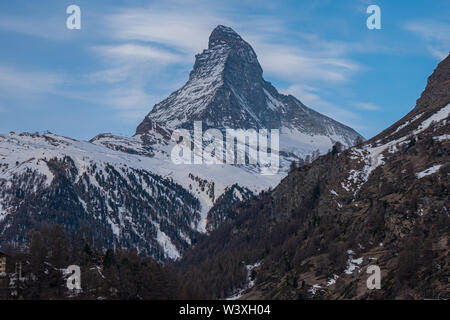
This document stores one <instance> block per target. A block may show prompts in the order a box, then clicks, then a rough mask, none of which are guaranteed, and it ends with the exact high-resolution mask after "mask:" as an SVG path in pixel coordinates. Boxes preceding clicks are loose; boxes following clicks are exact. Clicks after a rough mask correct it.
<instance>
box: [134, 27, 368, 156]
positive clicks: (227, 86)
mask: <svg viewBox="0 0 450 320" xmlns="http://www.w3.org/2000/svg"><path fill="white" fill-rule="evenodd" d="M194 121H202V122H203V125H204V127H205V128H217V129H220V130H223V129H226V128H232V129H244V130H245V129H261V128H263V129H264V128H265V129H280V130H281V140H280V146H281V151H284V152H286V154H290V155H291V156H296V157H299V158H304V157H305V156H306V155H308V154H311V153H312V152H313V151H316V150H317V149H319V150H320V151H321V152H322V153H324V152H327V151H328V149H330V148H331V146H332V145H333V144H334V143H335V142H337V141H339V142H341V143H342V144H343V145H345V146H351V145H353V144H354V141H355V140H356V138H358V137H360V136H359V134H358V133H356V132H355V131H354V130H353V129H351V128H349V127H347V126H345V125H342V124H340V123H338V122H337V121H334V120H333V119H330V118H328V117H326V116H324V115H321V114H320V113H317V112H315V111H313V110H312V109H310V108H308V107H306V106H305V105H304V104H303V103H301V102H300V101H299V100H297V99H296V98H295V97H293V96H286V95H282V94H280V93H278V91H277V90H276V89H275V88H274V87H273V86H272V85H271V84H270V83H269V82H267V81H265V80H264V78H263V70H262V68H261V66H260V64H259V62H258V59H257V56H256V53H255V52H254V51H253V49H252V47H251V46H250V45H249V44H248V43H247V42H246V41H244V40H243V39H242V38H241V37H240V36H239V35H238V34H237V33H236V32H235V31H234V30H232V29H231V28H228V27H225V26H218V27H217V28H215V29H214V31H213V32H212V34H211V36H210V38H209V45H208V49H206V50H204V51H203V52H202V53H201V54H199V55H197V56H196V61H195V65H194V68H193V70H192V72H191V74H190V77H189V80H188V82H187V83H186V84H185V85H184V86H183V87H182V88H181V89H179V90H177V91H175V92H174V93H172V94H171V95H170V96H169V97H168V98H167V99H165V100H164V101H162V102H160V103H158V104H157V105H155V106H154V108H153V109H152V111H151V112H150V113H149V114H148V116H147V117H146V118H145V120H144V121H143V122H142V123H141V124H140V125H139V126H138V128H137V131H136V133H137V134H139V135H145V134H148V133H151V131H152V130H151V128H150V126H149V124H150V123H159V124H164V126H165V127H167V128H169V129H172V130H173V129H175V128H186V129H192V126H193V123H194Z"/></svg>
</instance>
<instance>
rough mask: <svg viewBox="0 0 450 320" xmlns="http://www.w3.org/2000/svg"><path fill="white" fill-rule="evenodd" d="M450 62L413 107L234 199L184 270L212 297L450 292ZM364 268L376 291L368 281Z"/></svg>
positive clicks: (416, 295)
mask: <svg viewBox="0 0 450 320" xmlns="http://www.w3.org/2000/svg"><path fill="white" fill-rule="evenodd" d="M449 64H450V57H447V58H446V59H445V60H444V61H442V62H441V63H440V64H439V66H438V67H437V69H436V70H435V71H434V73H433V74H432V75H431V76H430V78H429V80H428V84H427V87H426V89H425V91H424V92H423V94H422V96H421V98H420V99H419V100H418V101H417V106H416V108H414V109H413V110H412V111H411V112H410V113H409V114H408V115H407V116H405V117H404V118H402V119H401V120H400V121H398V122H397V123H395V124H394V125H393V126H391V127H390V128H388V129H386V130H385V131H383V132H382V133H381V134H380V135H378V136H376V137H374V138H373V139H371V140H369V141H367V142H364V143H362V144H360V145H358V146H355V147H353V148H350V149H348V150H345V151H343V152H339V150H333V152H330V153H329V154H327V155H324V156H321V157H319V158H318V159H317V160H315V161H314V162H313V163H312V164H309V165H305V166H302V167H300V168H299V169H296V170H294V171H293V172H291V173H290V174H289V175H288V176H287V177H286V178H284V179H283V181H282V182H281V183H280V184H279V185H278V186H277V187H276V188H275V189H274V190H273V191H270V192H263V193H262V194H260V195H259V196H258V197H257V199H255V200H250V201H247V202H245V203H241V204H239V205H238V206H236V207H234V209H233V210H231V211H230V213H229V217H231V218H229V219H228V220H227V221H226V222H225V223H223V224H222V225H221V226H220V228H218V229H217V230H215V231H214V232H212V233H211V235H210V237H209V238H208V239H206V240H205V241H201V242H200V243H198V244H196V245H195V246H194V247H191V248H190V249H189V250H188V251H187V252H186V253H185V255H184V257H183V259H182V260H181V261H180V262H179V263H178V265H177V267H178V268H179V269H180V270H182V271H183V272H184V273H185V274H186V278H199V279H201V280H202V281H203V282H204V285H205V288H208V291H209V294H210V296H211V297H216V298H225V297H229V296H231V295H233V294H235V293H236V292H240V291H241V290H240V289H241V288H247V289H246V290H244V292H242V294H243V296H242V298H243V299H246V298H247V299H254V298H258V299H261V298H262V299H310V298H325V299H331V298H337V299H357V298H385V299H391V298H417V299H423V298H432V299H439V298H448V293H449V283H448V276H449V272H450V266H449V262H450V261H449V260H450V259H449V234H450V230H449V226H450V212H449V185H450V183H449V182H450V181H449V178H450V156H449V155H450V143H449V138H450V126H449V122H448V121H449V112H450V92H449V85H448V84H449V81H450V70H449ZM256 263H259V266H258V267H255V268H254V269H253V270H252V273H253V277H256V281H255V283H254V286H253V287H252V288H248V287H249V286H248V283H249V281H250V279H249V275H248V272H247V270H248V268H247V266H249V265H255V264H256ZM369 265H377V266H379V267H380V269H381V276H382V277H381V278H382V282H381V289H380V290H369V289H368V288H367V286H366V281H367V278H368V276H369V275H368V274H366V271H367V267H368V266H369Z"/></svg>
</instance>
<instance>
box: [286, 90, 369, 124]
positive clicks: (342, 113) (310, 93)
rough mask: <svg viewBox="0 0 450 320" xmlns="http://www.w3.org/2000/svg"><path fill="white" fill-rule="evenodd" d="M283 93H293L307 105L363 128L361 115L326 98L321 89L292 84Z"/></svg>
mask: <svg viewBox="0 0 450 320" xmlns="http://www.w3.org/2000/svg"><path fill="white" fill-rule="evenodd" d="M281 91H282V93H285V94H291V95H293V96H295V97H297V98H299V99H300V100H301V101H302V103H304V104H305V105H306V106H308V107H310V108H313V109H314V110H316V111H318V112H320V113H323V114H324V115H326V116H329V117H331V118H333V119H335V120H337V121H339V122H342V123H344V124H346V125H348V126H351V127H352V128H355V129H358V130H359V129H362V128H363V127H362V126H361V125H360V124H359V121H358V120H359V119H360V117H359V115H358V114H357V113H354V112H352V111H349V110H347V109H346V108H345V107H344V106H337V105H335V104H334V103H332V102H330V101H328V100H325V99H324V98H322V97H321V95H320V90H319V89H317V88H314V87H311V86H307V85H298V84H297V85H292V86H290V87H288V88H286V89H284V90H281Z"/></svg>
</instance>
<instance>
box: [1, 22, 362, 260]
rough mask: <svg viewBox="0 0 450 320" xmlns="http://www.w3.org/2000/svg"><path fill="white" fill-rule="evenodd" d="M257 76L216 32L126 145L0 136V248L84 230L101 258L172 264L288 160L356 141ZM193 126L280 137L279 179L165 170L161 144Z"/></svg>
mask: <svg viewBox="0 0 450 320" xmlns="http://www.w3.org/2000/svg"><path fill="white" fill-rule="evenodd" d="M262 73H263V71H262V68H261V66H260V65H259V63H258V60H257V56H256V54H255V52H254V51H253V49H252V48H251V46H250V45H249V44H248V43H247V42H245V41H244V40H243V39H242V38H241V37H240V36H239V35H238V34H236V33H235V32H234V31H233V30H232V29H230V28H227V27H224V26H219V27H217V28H216V29H215V30H214V31H213V32H212V34H211V37H210V40H209V46H208V49H206V50H204V51H203V52H202V53H201V54H199V55H197V57H196V62H195V65H194V68H193V70H192V72H191V74H190V77H189V81H188V82H187V83H186V85H184V86H183V87H182V88H181V89H180V90H177V91H176V92H174V93H173V94H171V95H170V96H169V97H168V98H167V99H166V100H164V101H162V102H161V103H159V104H157V105H156V106H155V107H154V108H153V109H152V111H151V112H150V113H149V115H148V116H147V117H146V118H145V119H144V121H143V122H142V123H141V124H140V125H139V126H138V128H137V130H136V135H135V136H133V137H118V136H115V135H112V134H100V135H98V136H96V137H95V138H93V139H92V140H91V141H89V142H85V141H77V140H74V139H70V138H66V137H61V136H57V135H54V134H51V133H48V134H42V135H39V134H15V133H10V134H4V135H0V235H1V243H0V246H3V245H5V244H7V243H13V244H21V243H23V242H24V239H25V237H26V235H27V232H28V231H29V230H30V229H32V228H38V227H39V225H40V224H41V223H42V222H50V223H59V224H62V225H64V226H65V227H66V228H67V229H68V230H69V231H70V232H72V233H75V232H76V230H77V229H78V228H80V227H82V226H88V227H90V228H93V229H95V236H96V237H97V239H96V240H98V241H101V242H102V243H103V244H104V246H105V247H110V248H115V247H120V246H123V247H127V248H136V249H137V250H138V251H139V252H141V253H145V254H149V255H151V256H153V257H155V258H157V259H158V260H159V261H167V260H170V259H177V258H178V257H180V255H181V253H182V252H183V251H184V250H185V249H186V248H188V247H189V246H190V245H192V244H193V243H195V242H196V241H197V239H198V237H199V234H200V233H207V232H210V231H212V230H214V229H215V228H216V227H217V226H219V225H220V224H221V223H222V222H223V221H224V220H226V218H227V213H228V212H229V209H230V208H231V207H232V206H233V205H235V204H236V203H238V202H240V201H242V200H246V199H250V198H252V197H253V196H254V194H258V193H259V192H261V191H263V190H266V189H267V188H269V187H274V186H276V185H277V184H278V183H279V182H280V180H281V179H282V177H284V176H285V175H286V170H287V167H288V165H289V163H290V161H291V160H293V159H296V160H298V159H300V158H304V157H305V156H307V155H311V154H312V153H313V152H314V154H315V155H316V156H317V155H318V154H319V152H321V153H324V152H326V151H327V150H328V149H330V148H331V146H332V145H333V144H334V143H335V142H336V141H340V142H342V144H343V145H345V146H350V145H352V144H353V143H354V141H355V140H356V139H357V138H359V137H360V136H359V135H358V134H357V133H356V132H355V131H353V130H352V129H350V128H348V127H346V126H344V125H342V124H340V123H338V122H336V121H334V120H332V119H330V118H328V117H325V116H323V115H321V114H319V113H317V112H315V111H313V110H312V109H309V108H307V107H306V106H304V105H303V104H302V103H301V102H300V101H298V100H297V99H296V98H294V97H292V96H285V95H282V94H279V93H278V92H277V90H276V89H275V88H274V87H273V86H272V85H271V84H270V83H269V82H267V81H265V80H264V79H263V77H262ZM194 121H202V123H203V127H204V128H205V129H206V128H217V129H220V130H224V129H227V128H235V129H261V128H266V129H280V130H281V135H280V136H281V137H280V143H281V153H280V157H281V166H282V168H281V170H280V171H279V172H278V173H276V174H275V175H266V176H264V175H261V174H260V173H259V172H258V170H255V168H253V167H251V166H245V165H229V164H222V163H220V164H216V165H208V164H198V165H188V164H181V165H179V164H175V163H173V161H172V160H171V151H172V149H173V148H174V146H176V142H175V141H172V140H171V135H172V133H173V131H174V130H175V129H178V128H186V129H192V125H193V122H194ZM317 150H319V152H318V151H317Z"/></svg>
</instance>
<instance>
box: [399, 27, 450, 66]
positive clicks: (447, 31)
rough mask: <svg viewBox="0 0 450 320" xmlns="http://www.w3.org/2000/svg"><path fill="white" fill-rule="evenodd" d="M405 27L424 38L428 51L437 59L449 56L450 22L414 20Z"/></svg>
mask: <svg viewBox="0 0 450 320" xmlns="http://www.w3.org/2000/svg"><path fill="white" fill-rule="evenodd" d="M404 27H405V29H406V30H409V31H411V32H414V33H416V34H417V35H418V36H420V37H421V38H422V39H424V40H425V42H426V46H427V49H428V52H429V53H430V54H431V55H432V56H433V57H435V58H436V59H439V60H442V59H444V58H445V57H447V56H448V54H449V49H450V24H445V23H438V22H434V21H414V22H409V23H407V24H406V25H405V26H404Z"/></svg>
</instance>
